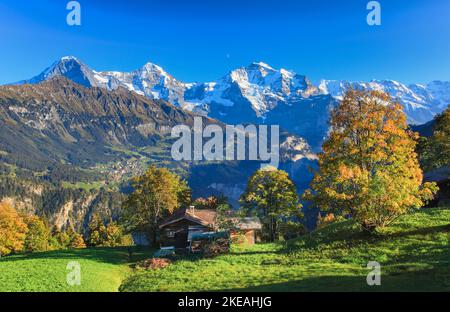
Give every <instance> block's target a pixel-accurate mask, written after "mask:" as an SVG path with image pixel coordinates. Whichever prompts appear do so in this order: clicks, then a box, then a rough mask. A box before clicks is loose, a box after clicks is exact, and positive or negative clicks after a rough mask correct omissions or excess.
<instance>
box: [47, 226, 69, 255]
mask: <svg viewBox="0 0 450 312" xmlns="http://www.w3.org/2000/svg"><path fill="white" fill-rule="evenodd" d="M49 242H50V244H49V245H50V248H51V249H54V250H58V249H66V248H68V247H69V245H70V236H69V235H68V234H67V232H65V231H62V230H61V229H60V228H59V227H58V226H56V225H55V226H53V228H52V230H51V235H50V239H49Z"/></svg>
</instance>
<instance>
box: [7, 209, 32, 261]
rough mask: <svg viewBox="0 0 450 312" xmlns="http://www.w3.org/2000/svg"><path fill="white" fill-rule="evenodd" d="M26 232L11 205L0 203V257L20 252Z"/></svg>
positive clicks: (23, 223) (24, 225)
mask: <svg viewBox="0 0 450 312" xmlns="http://www.w3.org/2000/svg"><path fill="white" fill-rule="evenodd" d="M27 230H28V229H27V225H26V224H25V222H23V220H22V218H21V217H20V215H19V214H18V213H17V211H16V210H15V209H14V208H13V207H12V206H11V205H9V204H7V203H5V202H0V256H4V255H7V254H10V253H11V252H17V251H21V250H22V249H23V246H24V243H25V237H26V233H27Z"/></svg>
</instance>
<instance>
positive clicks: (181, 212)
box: [159, 208, 217, 228]
mask: <svg viewBox="0 0 450 312" xmlns="http://www.w3.org/2000/svg"><path fill="white" fill-rule="evenodd" d="M216 217H217V212H216V211H215V210H210V209H193V210H191V209H189V208H181V209H178V210H176V211H175V212H174V213H173V214H172V215H171V216H170V217H168V218H167V219H165V220H164V221H163V223H161V224H160V225H159V228H163V227H165V226H167V225H169V224H172V223H175V222H178V221H180V220H189V221H192V222H194V223H197V224H200V225H203V226H214V225H215V223H216Z"/></svg>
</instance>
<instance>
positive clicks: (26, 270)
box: [0, 248, 151, 292]
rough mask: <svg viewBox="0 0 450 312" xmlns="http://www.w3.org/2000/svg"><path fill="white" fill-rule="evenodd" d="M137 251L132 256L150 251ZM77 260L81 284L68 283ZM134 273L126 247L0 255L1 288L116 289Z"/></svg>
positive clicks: (50, 290)
mask: <svg viewBox="0 0 450 312" xmlns="http://www.w3.org/2000/svg"><path fill="white" fill-rule="evenodd" d="M150 254H151V253H150V251H148V252H135V253H134V255H133V260H134V261H136V260H138V259H142V258H144V257H148V256H149V255H150ZM70 261H78V262H79V263H80V267H81V285H80V286H69V285H68V284H67V274H68V273H69V272H70V271H69V270H67V264H68V263H69V262H70ZM130 273H131V268H130V263H129V262H128V252H127V249H126V248H90V249H74V250H64V251H50V252H41V253H33V254H27V255H14V256H8V257H4V258H1V259H0V291H2V292H4V291H8V292H9V291H27V292H35V291H44V292H67V291H68V292H78V291H84V292H86V291H89V292H90V291H97V292H104V291H108V292H110V291H117V290H118V287H119V285H120V283H121V282H122V280H123V279H124V278H125V277H126V276H127V275H129V274H130Z"/></svg>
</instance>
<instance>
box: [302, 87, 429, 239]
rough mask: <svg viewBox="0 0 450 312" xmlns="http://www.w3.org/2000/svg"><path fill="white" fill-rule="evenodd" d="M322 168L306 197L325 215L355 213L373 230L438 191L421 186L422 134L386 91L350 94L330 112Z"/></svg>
mask: <svg viewBox="0 0 450 312" xmlns="http://www.w3.org/2000/svg"><path fill="white" fill-rule="evenodd" d="M330 126H331V130H330V134H329V137H328V138H327V139H326V141H325V142H324V144H323V152H322V153H321V154H320V155H319V170H318V172H316V173H315V176H314V179H313V181H312V183H311V190H307V191H306V192H305V198H307V199H310V200H313V202H314V203H315V204H316V206H317V207H319V208H320V209H321V210H322V211H330V212H335V213H339V214H341V215H351V216H352V217H353V218H354V219H355V220H356V221H357V222H358V223H359V224H360V225H361V226H362V227H363V228H364V229H366V230H369V231H372V230H374V229H376V228H377V227H384V226H387V225H389V224H390V223H391V222H393V221H394V220H395V219H396V218H397V217H398V216H400V215H402V214H404V213H406V212H408V211H410V210H411V209H414V208H419V207H421V206H422V205H423V204H424V202H425V201H427V200H429V199H431V198H432V197H433V194H434V193H435V192H436V186H435V185H434V184H430V183H425V184H422V171H421V169H420V167H419V163H418V160H417V155H416V153H415V146H416V141H415V140H416V138H417V134H415V133H413V132H411V131H409V130H407V124H406V117H405V114H404V113H403V110H402V107H401V105H400V104H398V103H394V102H393V101H392V99H391V98H390V97H389V95H387V94H386V93H383V92H378V91H356V90H349V91H348V92H347V93H346V95H345V96H344V99H343V100H342V102H341V103H340V105H339V106H337V107H336V108H335V109H334V110H333V111H332V113H331V121H330Z"/></svg>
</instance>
